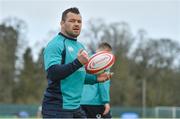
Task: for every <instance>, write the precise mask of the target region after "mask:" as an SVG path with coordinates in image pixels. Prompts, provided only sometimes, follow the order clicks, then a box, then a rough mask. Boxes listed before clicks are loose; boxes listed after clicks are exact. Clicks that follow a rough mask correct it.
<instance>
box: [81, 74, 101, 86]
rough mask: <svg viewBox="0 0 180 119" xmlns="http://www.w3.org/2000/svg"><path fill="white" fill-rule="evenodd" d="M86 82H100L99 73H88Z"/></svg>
mask: <svg viewBox="0 0 180 119" xmlns="http://www.w3.org/2000/svg"><path fill="white" fill-rule="evenodd" d="M84 83H85V84H91V85H93V84H96V83H98V81H97V75H93V74H88V73H86V77H85V82H84Z"/></svg>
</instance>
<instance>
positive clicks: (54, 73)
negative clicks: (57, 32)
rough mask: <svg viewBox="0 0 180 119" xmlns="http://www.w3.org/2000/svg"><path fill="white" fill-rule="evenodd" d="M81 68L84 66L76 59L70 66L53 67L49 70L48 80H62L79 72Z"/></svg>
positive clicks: (58, 65) (59, 65)
mask: <svg viewBox="0 0 180 119" xmlns="http://www.w3.org/2000/svg"><path fill="white" fill-rule="evenodd" d="M80 67H82V64H81V63H80V62H79V61H78V59H75V60H74V61H73V62H71V63H69V64H56V65H52V66H51V67H49V68H48V70H47V78H48V79H50V80H62V79H64V78H66V77H67V76H69V75H71V74H72V73H74V72H75V71H77V70H78V69H79V68H80Z"/></svg>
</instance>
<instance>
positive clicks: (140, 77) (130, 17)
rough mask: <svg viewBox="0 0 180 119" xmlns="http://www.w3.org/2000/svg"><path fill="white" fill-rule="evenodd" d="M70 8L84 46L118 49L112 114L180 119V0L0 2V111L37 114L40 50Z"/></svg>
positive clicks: (14, 114)
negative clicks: (80, 24)
mask: <svg viewBox="0 0 180 119" xmlns="http://www.w3.org/2000/svg"><path fill="white" fill-rule="evenodd" d="M69 7H78V8H79V10H80V12H81V15H82V18H83V28H82V32H81V35H80V37H79V41H80V42H82V43H83V44H84V45H85V47H86V48H87V50H89V51H93V50H95V49H96V47H97V45H98V43H99V42H102V41H106V42H108V43H110V44H111V45H112V47H113V52H114V54H115V56H116V63H115V65H114V66H113V67H112V71H113V72H114V76H113V77H112V80H111V91H110V92H111V107H112V115H113V117H117V118H126V117H131V118H141V117H144V118H180V92H179V91H180V86H179V84H180V1H179V0H0V117H2V118H4V117H39V111H40V110H41V107H40V105H41V101H42V96H43V93H44V90H45V88H46V85H47V82H46V77H45V72H44V66H43V59H42V52H43V48H44V47H45V46H46V44H47V43H48V41H50V40H51V39H52V38H53V37H54V35H56V34H57V33H58V32H59V29H60V19H61V13H62V12H63V11H64V10H65V9H67V8H69Z"/></svg>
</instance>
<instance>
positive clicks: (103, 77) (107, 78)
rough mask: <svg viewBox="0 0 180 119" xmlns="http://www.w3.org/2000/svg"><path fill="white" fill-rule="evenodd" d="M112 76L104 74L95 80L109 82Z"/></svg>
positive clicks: (110, 73)
mask: <svg viewBox="0 0 180 119" xmlns="http://www.w3.org/2000/svg"><path fill="white" fill-rule="evenodd" d="M113 74H114V73H113V72H104V73H102V74H99V75H98V76H97V80H98V82H105V81H107V80H109V79H110V78H111V77H112V75H113Z"/></svg>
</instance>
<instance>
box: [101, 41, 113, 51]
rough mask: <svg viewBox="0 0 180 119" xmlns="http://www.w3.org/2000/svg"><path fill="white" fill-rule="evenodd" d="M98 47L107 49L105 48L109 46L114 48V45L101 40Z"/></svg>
mask: <svg viewBox="0 0 180 119" xmlns="http://www.w3.org/2000/svg"><path fill="white" fill-rule="evenodd" d="M98 48H100V49H105V48H108V49H110V50H112V47H111V45H110V44H109V43H107V42H101V43H100V44H99V45H98Z"/></svg>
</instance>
